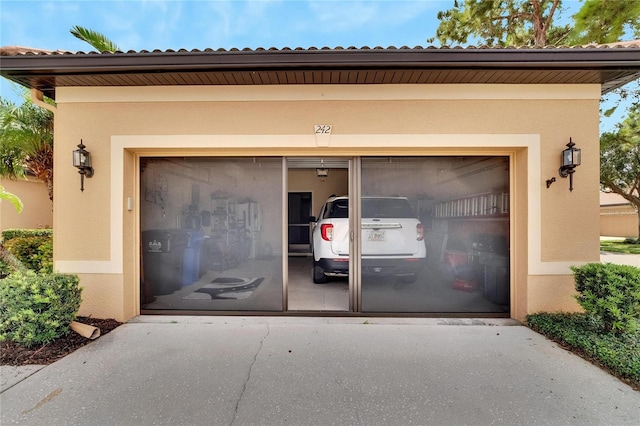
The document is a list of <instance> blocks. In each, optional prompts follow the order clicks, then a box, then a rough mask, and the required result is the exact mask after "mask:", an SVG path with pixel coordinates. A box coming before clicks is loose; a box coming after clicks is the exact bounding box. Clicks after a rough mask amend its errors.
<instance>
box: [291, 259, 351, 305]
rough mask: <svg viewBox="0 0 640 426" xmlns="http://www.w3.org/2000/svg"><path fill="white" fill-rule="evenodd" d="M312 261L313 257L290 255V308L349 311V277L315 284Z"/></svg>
mask: <svg viewBox="0 0 640 426" xmlns="http://www.w3.org/2000/svg"><path fill="white" fill-rule="evenodd" d="M312 263H313V261H312V259H311V257H306V256H290V257H289V292H288V293H289V310H290V311H348V310H349V280H348V278H337V279H333V280H331V281H329V282H328V283H326V284H314V283H313V281H312V280H311V267H312Z"/></svg>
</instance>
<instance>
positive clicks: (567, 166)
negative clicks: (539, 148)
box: [558, 138, 582, 191]
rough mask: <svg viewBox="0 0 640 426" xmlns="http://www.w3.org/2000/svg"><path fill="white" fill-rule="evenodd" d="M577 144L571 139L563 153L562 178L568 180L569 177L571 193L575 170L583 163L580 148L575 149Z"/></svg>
mask: <svg viewBox="0 0 640 426" xmlns="http://www.w3.org/2000/svg"><path fill="white" fill-rule="evenodd" d="M575 145H576V144H575V143H573V141H572V140H571V138H569V143H568V144H567V149H565V150H564V151H562V161H561V163H560V164H561V166H560V170H558V172H559V173H560V176H561V177H563V178H566V177H567V176H569V191H573V174H574V173H575V168H576V167H578V166H579V165H580V163H581V161H582V152H581V150H580V149H579V148H574V147H575Z"/></svg>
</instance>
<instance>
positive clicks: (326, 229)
mask: <svg viewBox="0 0 640 426" xmlns="http://www.w3.org/2000/svg"><path fill="white" fill-rule="evenodd" d="M320 235H322V239H323V240H325V241H331V240H333V225H332V224H330V223H324V224H322V225H321V226H320Z"/></svg>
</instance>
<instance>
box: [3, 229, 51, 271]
mask: <svg viewBox="0 0 640 426" xmlns="http://www.w3.org/2000/svg"><path fill="white" fill-rule="evenodd" d="M2 238H3V240H4V242H3V244H4V246H5V248H6V249H7V250H9V252H10V253H11V254H12V255H14V256H15V257H16V258H17V259H18V260H19V261H20V262H22V264H23V265H24V266H25V267H26V268H28V269H31V270H33V271H36V272H39V273H43V274H48V273H51V272H53V230H52V229H7V230H5V231H3V232H2ZM8 271H9V267H8V266H7V265H6V264H5V263H4V262H0V276H4V275H7V274H8Z"/></svg>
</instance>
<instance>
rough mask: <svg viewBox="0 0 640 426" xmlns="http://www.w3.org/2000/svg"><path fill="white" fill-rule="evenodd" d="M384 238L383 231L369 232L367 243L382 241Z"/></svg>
mask: <svg viewBox="0 0 640 426" xmlns="http://www.w3.org/2000/svg"><path fill="white" fill-rule="evenodd" d="M385 238H386V233H385V231H369V236H368V238H367V240H368V241H384V240H385Z"/></svg>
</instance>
